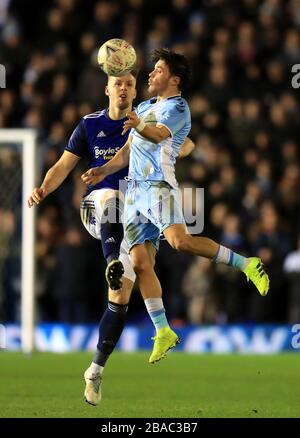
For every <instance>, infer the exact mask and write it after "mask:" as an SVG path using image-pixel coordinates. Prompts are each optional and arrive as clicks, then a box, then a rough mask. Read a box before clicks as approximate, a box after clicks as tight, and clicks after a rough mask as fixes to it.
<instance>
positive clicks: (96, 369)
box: [89, 362, 104, 376]
mask: <svg viewBox="0 0 300 438" xmlns="http://www.w3.org/2000/svg"><path fill="white" fill-rule="evenodd" d="M89 370H90V372H91V373H92V374H100V375H101V376H102V374H103V371H104V367H102V366H101V365H98V364H97V363H95V362H92V363H91V365H90V366H89Z"/></svg>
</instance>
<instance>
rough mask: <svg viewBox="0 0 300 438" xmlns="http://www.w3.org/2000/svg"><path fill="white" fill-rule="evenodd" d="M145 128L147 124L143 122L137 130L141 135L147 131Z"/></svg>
mask: <svg viewBox="0 0 300 438" xmlns="http://www.w3.org/2000/svg"><path fill="white" fill-rule="evenodd" d="M145 127H146V123H145V122H143V121H142V120H141V121H140V123H139V124H138V125H137V126H136V127H135V130H136V131H137V132H138V133H140V132H142V131H143V130H144V129H145Z"/></svg>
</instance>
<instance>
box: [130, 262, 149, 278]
mask: <svg viewBox="0 0 300 438" xmlns="http://www.w3.org/2000/svg"><path fill="white" fill-rule="evenodd" d="M132 264H133V269H134V272H135V273H136V275H140V274H143V273H144V272H147V271H148V270H149V269H152V264H151V263H150V261H149V260H145V259H140V258H136V259H133V261H132Z"/></svg>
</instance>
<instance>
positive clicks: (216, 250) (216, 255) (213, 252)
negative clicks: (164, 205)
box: [164, 224, 270, 296]
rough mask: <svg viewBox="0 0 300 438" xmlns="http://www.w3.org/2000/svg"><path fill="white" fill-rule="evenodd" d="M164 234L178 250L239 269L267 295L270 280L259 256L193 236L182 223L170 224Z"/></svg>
mask: <svg viewBox="0 0 300 438" xmlns="http://www.w3.org/2000/svg"><path fill="white" fill-rule="evenodd" d="M164 234H165V237H166V239H167V241H168V242H169V244H170V245H171V246H172V247H173V248H174V249H176V250H177V251H185V252H189V253H191V254H195V255H198V256H202V257H206V258H209V259H211V260H212V261H213V262H215V263H224V264H226V265H228V266H231V267H233V268H235V269H239V270H240V271H242V272H243V273H244V274H245V275H246V277H247V279H248V280H251V281H252V283H253V284H254V285H255V286H256V288H257V290H258V291H259V293H260V294H261V295H262V296H265V295H267V293H268V291H269V285H270V281H269V277H268V274H267V273H266V271H265V269H264V267H263V264H262V262H261V260H260V259H259V258H258V257H244V256H242V255H241V254H238V253H236V252H234V251H232V250H231V249H229V248H226V247H225V246H222V245H219V244H218V243H216V242H214V241H213V240H211V239H209V238H207V237H196V236H191V235H190V234H187V233H186V229H185V227H184V226H183V225H180V224H176V225H172V226H170V227H169V228H167V229H166V230H165V232H164Z"/></svg>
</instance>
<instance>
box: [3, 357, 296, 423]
mask: <svg viewBox="0 0 300 438" xmlns="http://www.w3.org/2000/svg"><path fill="white" fill-rule="evenodd" d="M148 356H149V353H148V352H141V353H127V354H125V353H120V352H117V353H115V354H113V355H112V357H111V358H110V361H109V363H108V366H107V368H106V370H105V376H104V377H105V378H104V383H103V401H102V402H101V404H100V405H99V406H97V407H93V406H90V405H88V404H86V403H85V402H84V401H83V390H84V382H83V378H82V375H83V371H84V370H85V369H86V368H87V366H88V364H89V362H90V359H91V355H90V354H87V353H70V354H48V353H36V354H34V355H33V356H32V357H24V356H23V355H21V354H20V353H8V352H4V353H3V352H2V353H0V417H9V418H12V417H13V418H15V417H30V418H32V417H33V418H34V417H64V418H72V417H75V418H81V417H87V418H113V417H121V418H131V417H133V418H139V417H142V418H156V417H157V418H158V417H162V418H170V417H171V418H172V417H173V418H188V417H189V418H205V417H300V389H299V370H300V356H299V355H298V354H285V355H283V354H282V355H275V356H238V355H226V356H225V355H224V356H223V355H190V354H185V353H176V352H174V353H171V354H169V355H168V357H167V358H166V359H165V360H163V361H161V362H160V363H157V364H155V365H150V364H148V363H147V361H148Z"/></svg>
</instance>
